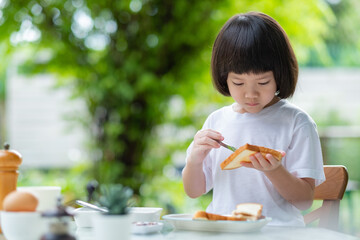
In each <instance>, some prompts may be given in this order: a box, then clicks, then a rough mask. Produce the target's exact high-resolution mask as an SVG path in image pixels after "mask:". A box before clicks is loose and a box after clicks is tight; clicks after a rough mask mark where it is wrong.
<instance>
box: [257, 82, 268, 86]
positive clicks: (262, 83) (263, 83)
mask: <svg viewBox="0 0 360 240" xmlns="http://www.w3.org/2000/svg"><path fill="white" fill-rule="evenodd" d="M269 82H270V81H267V82H261V83H259V84H260V85H262V86H263V85H266V84H268V83H269Z"/></svg>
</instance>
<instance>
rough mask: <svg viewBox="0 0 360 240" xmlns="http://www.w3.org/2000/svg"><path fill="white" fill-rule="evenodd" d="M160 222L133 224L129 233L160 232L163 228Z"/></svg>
mask: <svg viewBox="0 0 360 240" xmlns="http://www.w3.org/2000/svg"><path fill="white" fill-rule="evenodd" d="M163 225H164V224H163V223H161V222H134V223H132V226H131V232H132V233H134V234H150V233H156V232H159V231H161V229H162V228H163Z"/></svg>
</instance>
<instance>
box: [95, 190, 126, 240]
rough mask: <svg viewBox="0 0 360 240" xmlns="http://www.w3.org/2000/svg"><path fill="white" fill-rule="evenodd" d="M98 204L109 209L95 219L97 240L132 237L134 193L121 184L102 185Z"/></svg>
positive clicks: (116, 239)
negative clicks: (132, 200)
mask: <svg viewBox="0 0 360 240" xmlns="http://www.w3.org/2000/svg"><path fill="white" fill-rule="evenodd" d="M99 190H100V191H99V194H98V197H97V198H98V199H97V201H98V203H99V204H100V206H102V207H104V208H106V209H107V212H106V213H102V214H99V215H97V216H96V217H94V219H93V223H94V232H95V239H97V240H104V239H106V240H118V239H122V240H126V239H130V236H131V217H130V214H129V201H130V199H131V198H132V196H133V191H132V189H131V188H129V187H125V186H123V185H121V184H107V185H101V186H100V189H99Z"/></svg>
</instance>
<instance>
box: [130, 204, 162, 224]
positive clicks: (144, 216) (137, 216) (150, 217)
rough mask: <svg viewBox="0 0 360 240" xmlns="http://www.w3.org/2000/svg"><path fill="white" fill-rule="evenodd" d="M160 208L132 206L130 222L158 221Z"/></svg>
mask: <svg viewBox="0 0 360 240" xmlns="http://www.w3.org/2000/svg"><path fill="white" fill-rule="evenodd" d="M162 210H163V209H162V208H154V207H132V208H130V214H131V217H132V222H158V221H160V214H161V212H162Z"/></svg>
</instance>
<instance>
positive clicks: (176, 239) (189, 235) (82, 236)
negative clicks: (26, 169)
mask: <svg viewBox="0 0 360 240" xmlns="http://www.w3.org/2000/svg"><path fill="white" fill-rule="evenodd" d="M75 234H76V238H77V240H94V238H93V236H92V231H91V229H81V230H79V229H78V230H76V232H75ZM131 239H132V240H154V239H160V240H161V239H171V240H202V239H203V240H211V239H214V240H215V239H216V240H230V239H246V240H247V239H250V240H251V239H254V240H269V239H276V240H282V239H284V240H297V239H298V240H306V239H313V240H322V239H323V240H332V239H333V240H339V239H341V240H355V239H360V238H357V237H355V236H351V235H347V234H344V233H340V232H335V231H331V230H328V229H325V228H308V227H306V228H289V227H270V226H269V227H268V226H265V227H264V228H262V229H261V231H258V232H252V233H216V232H198V231H177V230H173V231H169V232H160V233H156V234H148V235H134V234H133V235H132V237H131ZM104 240H105V239H104Z"/></svg>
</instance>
